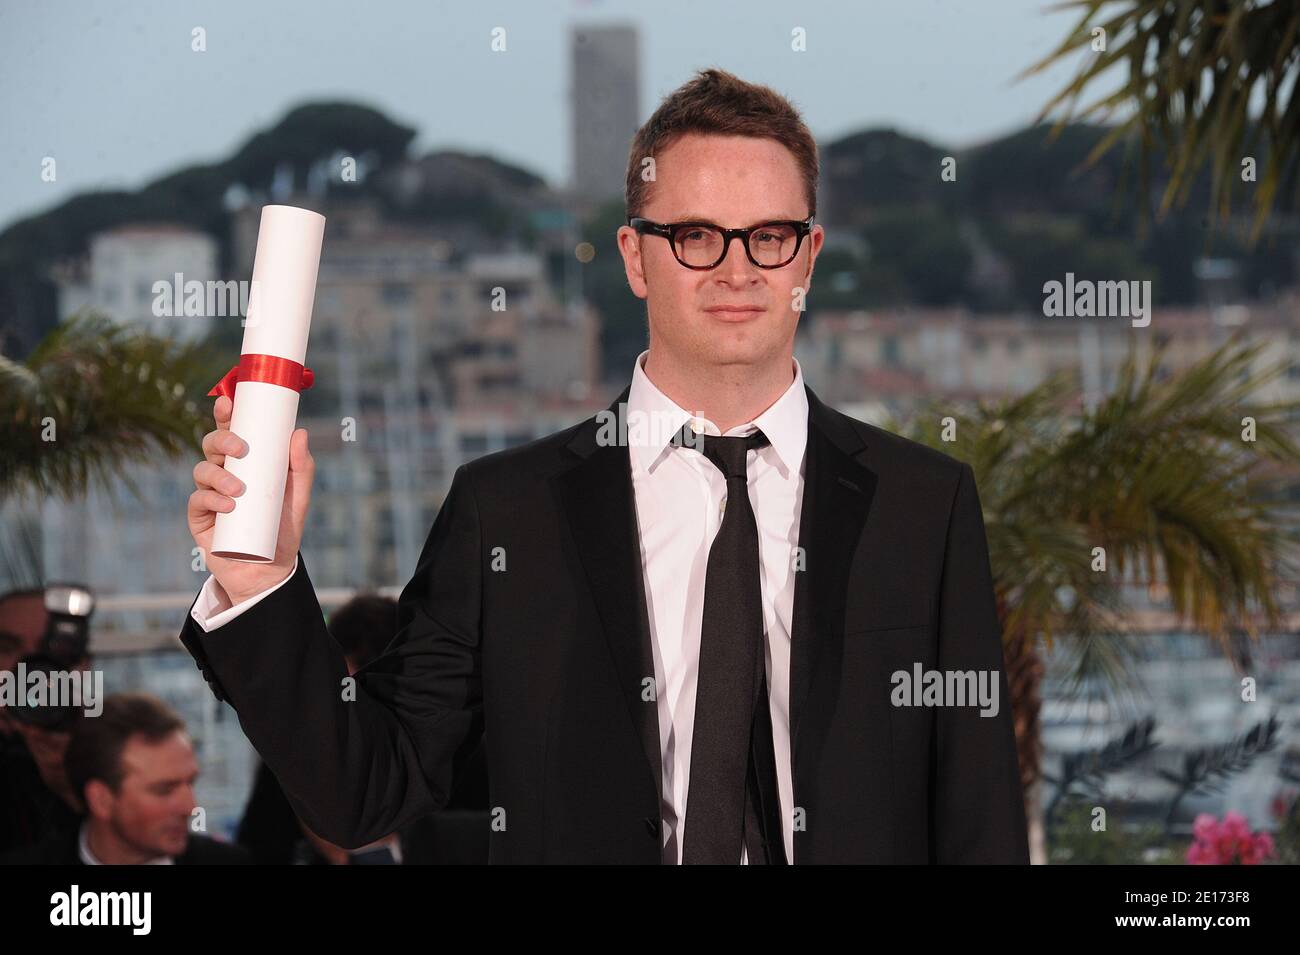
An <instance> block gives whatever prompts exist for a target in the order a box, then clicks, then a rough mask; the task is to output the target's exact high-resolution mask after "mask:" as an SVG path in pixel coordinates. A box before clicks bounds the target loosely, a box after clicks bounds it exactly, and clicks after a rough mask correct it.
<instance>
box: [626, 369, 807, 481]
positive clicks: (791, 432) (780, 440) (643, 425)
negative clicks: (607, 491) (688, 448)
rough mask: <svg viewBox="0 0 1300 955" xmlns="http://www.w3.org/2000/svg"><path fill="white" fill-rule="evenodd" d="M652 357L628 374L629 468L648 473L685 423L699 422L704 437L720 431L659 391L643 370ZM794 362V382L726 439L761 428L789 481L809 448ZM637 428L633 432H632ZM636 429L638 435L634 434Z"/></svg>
mask: <svg viewBox="0 0 1300 955" xmlns="http://www.w3.org/2000/svg"><path fill="white" fill-rule="evenodd" d="M649 354H650V352H649V351H648V350H647V351H643V352H641V354H640V355H638V356H637V358H636V363H635V365H634V367H633V369H632V387H631V389H630V390H629V392H628V396H627V416H628V444H629V445H630V450H631V452H632V459H633V463H634V464H635V465H636V466H638V467H640V468H641V469H642V470H644V471H651V470H652V469H653V468H654V466H655V465H656V464H657V463H658V461H659V460H660V459H661V458H662V457H663V455H664V452H665V451H667V450H668V448H669V443H670V442H671V441H672V439H673V436H674V435H675V434H677V432H678V431H680V430H681V429H682V426H683V425H684V424H686V423H687V422H688V421H692V420H695V421H698V422H699V423H700V424H701V425H702V426H703V428H704V432H705V434H718V433H719V431H718V426H717V425H716V424H714V423H713V422H712V421H710V420H709V419H708V418H704V417H696V416H695V415H692V414H691V413H690V412H689V411H687V410H686V409H684V408H682V407H680V406H679V405H678V404H677V403H676V402H675V401H673V400H672V399H671V398H669V397H668V396H667V395H665V394H664V393H663V392H662V391H660V390H659V389H658V388H657V387H656V386H655V384H654V382H652V381H651V380H650V377H649V376H648V375H647V374H646V373H645V369H644V368H643V367H642V364H643V363H644V361H645V359H646V356H647V355H649ZM791 360H792V361H793V362H794V381H792V382H791V383H790V387H789V388H787V389H786V390H785V392H784V393H783V394H782V395H781V397H780V398H778V399H776V401H774V402H772V404H771V405H769V406H768V408H767V410H765V411H764V412H763V413H762V414H760V415H759V416H758V417H757V418H755V419H754V420H752V421H747V422H745V423H744V424H740V425H737V426H736V427H734V428H731V429H730V430H728V431H727V434H729V435H743V434H749V433H750V432H752V431H753V430H755V429H756V428H758V429H761V430H762V432H763V434H765V435H767V438H768V440H769V441H770V442H771V447H772V449H773V450H774V451H775V452H776V455H777V457H778V458H779V459H780V463H781V466H782V468H783V469H784V471H785V473H786V476H787V477H788V476H789V475H790V474H792V473H797V472H798V470H799V468H800V466H801V465H802V464H803V454H804V449H805V448H806V447H807V444H808V395H807V393H806V392H805V391H804V384H803V369H802V368H800V367H799V360H798V359H797V358H793V357H792V358H791ZM634 425H635V427H634ZM636 427H639V428H640V429H641V430H640V431H638V430H636Z"/></svg>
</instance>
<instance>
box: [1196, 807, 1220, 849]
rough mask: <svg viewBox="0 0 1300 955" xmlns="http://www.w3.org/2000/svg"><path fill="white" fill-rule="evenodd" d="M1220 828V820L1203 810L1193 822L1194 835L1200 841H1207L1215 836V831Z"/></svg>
mask: <svg viewBox="0 0 1300 955" xmlns="http://www.w3.org/2000/svg"><path fill="white" fill-rule="evenodd" d="M1218 828H1219V821H1218V820H1217V819H1215V818H1214V817H1213V816H1211V815H1210V814H1209V813H1208V812H1203V813H1201V814H1200V815H1198V816H1197V817H1196V821H1195V822H1193V823H1192V835H1193V836H1194V837H1195V838H1196V839H1197V841H1199V842H1205V841H1207V840H1209V839H1213V838H1214V833H1215V832H1216V831H1217V830H1218Z"/></svg>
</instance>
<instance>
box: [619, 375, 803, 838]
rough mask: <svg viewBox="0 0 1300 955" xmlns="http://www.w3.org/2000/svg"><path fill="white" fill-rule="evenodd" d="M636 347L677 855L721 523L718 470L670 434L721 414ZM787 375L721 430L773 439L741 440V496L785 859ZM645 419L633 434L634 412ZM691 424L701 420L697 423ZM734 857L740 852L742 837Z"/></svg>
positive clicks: (796, 475)
mask: <svg viewBox="0 0 1300 955" xmlns="http://www.w3.org/2000/svg"><path fill="white" fill-rule="evenodd" d="M647 354H649V353H648V352H642V353H641V354H640V355H639V356H638V357H637V360H636V367H635V369H634V370H633V373H632V388H631V391H630V392H629V393H628V399H627V400H628V411H627V414H628V420H629V428H628V434H629V438H628V443H629V445H630V448H629V450H630V453H631V463H632V487H633V489H634V491H635V497H636V512H637V523H638V527H639V529H640V536H641V566H642V568H643V570H644V574H645V592H646V602H647V604H648V608H647V609H648V610H649V617H650V633H651V636H652V643H653V651H654V663H655V686H656V691H657V692H656V701H657V703H658V709H659V743H660V751H661V753H662V756H663V785H664V791H663V804H662V808H661V812H662V814H663V822H664V826H663V831H664V845H663V853H664V855H663V858H664V862H667V863H674V864H675V863H680V862H681V859H682V839H683V836H684V831H685V830H684V822H685V821H688V820H689V818H690V817H689V815H688V814H687V806H686V794H687V793H688V792H689V791H690V767H691V740H692V731H693V729H694V725H695V692H696V686H697V678H698V676H699V664H700V632H701V627H702V624H703V619H704V579H705V573H706V570H707V565H708V559H709V547H710V545H711V544H712V543H713V538H714V536H715V535H716V534H717V532H718V528H719V527H720V526H721V524H722V512H723V507H724V505H725V502H726V496H727V479H726V477H725V476H724V475H723V473H722V471H720V470H719V469H718V468H717V466H716V465H714V464H713V462H712V461H710V460H709V459H708V458H706V457H705V456H704V454H703V453H702V452H700V451H698V450H696V449H694V448H690V447H686V446H683V447H676V446H674V445H672V444H671V443H670V442H671V439H672V436H673V435H674V434H676V433H677V432H678V431H679V430H680V429H681V427H682V425H684V424H685V423H686V422H688V421H691V422H692V427H693V428H696V429H697V430H703V432H704V433H705V434H719V433H720V432H719V431H718V426H717V425H716V424H714V423H713V422H712V421H709V420H708V419H707V418H703V417H696V416H695V415H692V414H691V412H689V411H687V410H686V409H684V408H681V407H679V406H678V405H677V404H676V403H675V402H673V401H672V400H671V399H670V398H669V397H668V396H667V395H665V394H664V393H663V392H662V391H660V390H659V389H658V388H656V387H655V385H654V383H653V382H651V381H650V379H649V377H647V376H646V373H645V371H644V369H643V368H642V363H643V362H644V361H645V357H646V355H647ZM793 372H794V380H793V381H792V382H791V383H790V387H789V388H787V389H786V390H785V392H784V393H783V394H782V395H781V397H780V398H778V399H777V400H776V401H775V402H773V404H772V405H771V406H769V407H768V409H767V410H766V411H764V412H763V413H762V414H760V415H759V416H758V417H756V418H755V419H754V420H753V421H749V422H746V423H745V424H741V425H737V426H736V427H734V428H731V429H730V430H729V431H727V434H728V435H746V434H750V433H751V432H753V431H754V430H755V429H756V428H757V429H761V430H762V432H763V433H764V434H765V435H767V438H768V440H769V441H770V442H771V444H768V445H766V446H765V447H762V448H759V449H758V450H757V451H750V452H749V454H748V457H747V460H748V476H749V501H750V505H751V506H752V507H753V509H754V518H755V520H756V522H757V524H758V539H759V577H760V584H761V589H762V599H763V629H764V632H765V634H766V640H765V643H766V645H767V652H766V654H765V656H766V665H767V686H768V694H769V697H768V699H769V705H770V707H771V712H772V742H773V745H774V747H775V750H776V754H775V755H776V781H777V790H778V793H779V795H780V803H781V832H782V835H783V837H784V839H785V855H786V859H787V860H790V861H793V859H794V805H793V802H794V796H793V788H794V787H793V782H792V777H791V770H790V634H791V628H792V619H793V609H794V585H795V573H794V570H793V565H794V555H795V548H796V547H797V546H798V544H799V513H800V510H801V508H802V504H803V461H804V449H805V447H806V446H807V443H808V396H807V394H805V392H804V385H803V372H802V370H801V369H800V368H799V362H798V361H795V362H794V369H793ZM638 418H640V419H641V420H642V421H643V422H654V424H651V425H649V426H646V427H644V428H643V429H642V431H641V433H643V434H645V435H646V440H644V441H642V440H636V439H635V438H634V437H633V435H635V434H637V432H636V431H634V429H633V427H632V424H631V423H632V422H633V421H636V420H637V419H638ZM697 426H698V427H697ZM740 861H742V862H748V858H747V853H746V852H745V850H744V849H743V847H742V849H741V860H740Z"/></svg>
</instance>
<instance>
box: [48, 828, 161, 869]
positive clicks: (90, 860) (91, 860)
mask: <svg viewBox="0 0 1300 955" xmlns="http://www.w3.org/2000/svg"><path fill="white" fill-rule="evenodd" d="M89 828H90V820H88V819H83V820H82V822H81V829H80V831H79V833H78V835H77V853H78V855H80V856H81V861H82V862H83V863H85V864H86V865H103V864H104V863H102V862H100V861H99V859H97V858H95V854H94V853H93V852H91V851H90V838H89V836H88V835H87V830H88V829H89ZM65 845H66V843H65ZM173 862H174V860H173V859H172V857H171V856H158V857H157V858H154V859H150V860H149V861H148V862H145V863H144V865H172V864H173Z"/></svg>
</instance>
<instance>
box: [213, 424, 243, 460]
mask: <svg viewBox="0 0 1300 955" xmlns="http://www.w3.org/2000/svg"><path fill="white" fill-rule="evenodd" d="M246 453H248V442H247V441H245V440H244V439H243V438H241V437H240V436H239V435H237V434H235V432H233V431H230V430H228V429H227V430H218V431H209V432H208V433H207V434H205V435H204V436H203V456H204V457H206V458H207V459H208V460H209V461H211V462H212V463H213V464H225V463H226V455H227V454H229V455H233V456H234V457H237V458H242V457H243V456H244V455H245V454H246Z"/></svg>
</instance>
